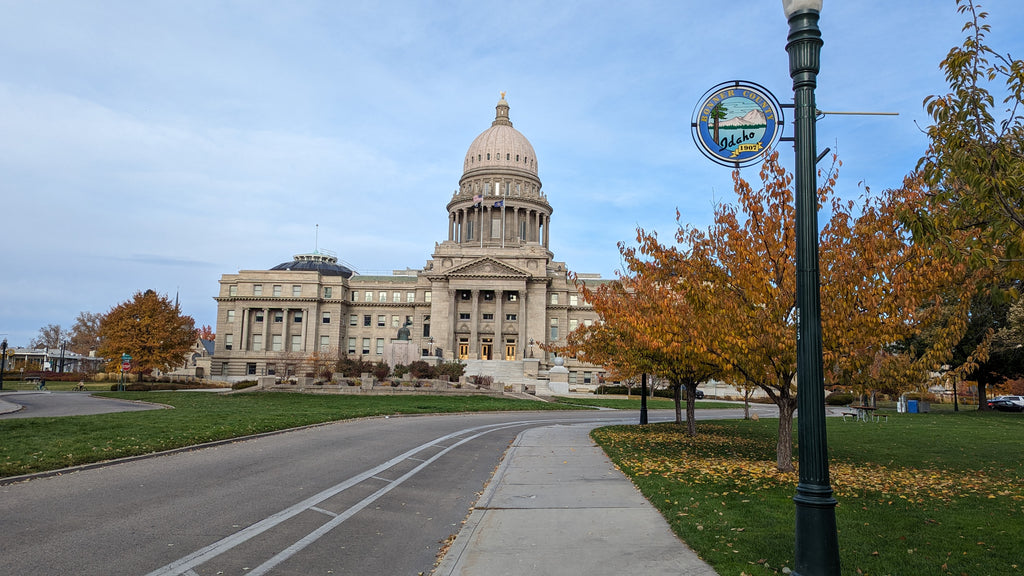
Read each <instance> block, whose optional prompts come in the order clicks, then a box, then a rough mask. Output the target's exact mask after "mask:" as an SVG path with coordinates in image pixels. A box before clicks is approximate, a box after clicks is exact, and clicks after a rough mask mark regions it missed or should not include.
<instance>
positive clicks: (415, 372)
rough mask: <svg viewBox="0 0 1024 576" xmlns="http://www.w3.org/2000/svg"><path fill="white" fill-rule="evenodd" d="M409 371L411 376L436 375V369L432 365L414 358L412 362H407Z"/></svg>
mask: <svg viewBox="0 0 1024 576" xmlns="http://www.w3.org/2000/svg"><path fill="white" fill-rule="evenodd" d="M409 373H410V374H412V377H413V378H435V377H437V370H435V369H434V367H433V366H431V365H430V364H427V363H426V362H424V361H423V360H416V361H415V362H413V363H412V364H409Z"/></svg>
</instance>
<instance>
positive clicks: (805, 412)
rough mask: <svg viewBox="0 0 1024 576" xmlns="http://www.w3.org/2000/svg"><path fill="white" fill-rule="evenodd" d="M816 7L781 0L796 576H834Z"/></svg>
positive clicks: (812, 0) (802, 0)
mask: <svg viewBox="0 0 1024 576" xmlns="http://www.w3.org/2000/svg"><path fill="white" fill-rule="evenodd" d="M821 4H822V0H782V7H783V10H785V13H786V18H787V20H789V39H788V42H787V44H786V52H788V53H789V75H790V77H791V78H792V79H793V108H794V110H793V111H794V118H795V120H794V128H793V139H794V148H795V149H796V274H797V276H796V304H797V318H798V327H797V367H796V372H797V377H796V378H797V411H798V419H797V422H798V423H799V424H798V431H797V435H798V436H797V437H798V443H799V449H798V450H799V451H798V457H799V460H800V480H799V483H798V484H797V487H796V496H794V497H793V501H794V503H795V504H796V528H795V532H796V546H795V556H796V558H795V561H794V567H795V570H793V574H794V575H798V576H825V575H829V576H831V575H838V574H839V539H838V535H837V531H836V514H835V507H836V500H835V498H834V497H833V496H832V487H831V485H830V484H829V470H828V446H827V442H826V436H825V386H824V379H823V376H822V357H821V300H820V295H819V288H820V279H819V274H818V191H817V187H818V185H817V177H816V164H817V142H816V127H815V117H816V115H817V108H816V106H815V102H814V88H815V86H816V85H817V74H818V68H819V62H820V54H821V45H822V41H821V30H820V29H819V28H818V17H819V15H820V13H821Z"/></svg>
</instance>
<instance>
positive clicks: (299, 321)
mask: <svg viewBox="0 0 1024 576" xmlns="http://www.w3.org/2000/svg"><path fill="white" fill-rule="evenodd" d="M295 323H296V324H302V310H296V311H295Z"/></svg>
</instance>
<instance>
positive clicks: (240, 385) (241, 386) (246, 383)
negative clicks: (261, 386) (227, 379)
mask: <svg viewBox="0 0 1024 576" xmlns="http://www.w3.org/2000/svg"><path fill="white" fill-rule="evenodd" d="M255 385H256V381H255V380H243V381H241V382H235V383H234V384H232V385H231V389H232V390H245V389H246V388H252V387H253V386H255Z"/></svg>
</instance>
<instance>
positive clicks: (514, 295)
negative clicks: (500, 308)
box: [508, 292, 519, 302]
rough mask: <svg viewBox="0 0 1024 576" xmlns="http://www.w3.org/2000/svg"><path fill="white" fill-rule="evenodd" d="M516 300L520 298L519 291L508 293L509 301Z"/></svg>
mask: <svg viewBox="0 0 1024 576" xmlns="http://www.w3.org/2000/svg"><path fill="white" fill-rule="evenodd" d="M516 300H519V293H518V292H509V293H508V301H509V302H515V301H516Z"/></svg>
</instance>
